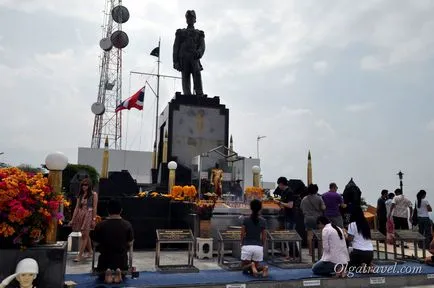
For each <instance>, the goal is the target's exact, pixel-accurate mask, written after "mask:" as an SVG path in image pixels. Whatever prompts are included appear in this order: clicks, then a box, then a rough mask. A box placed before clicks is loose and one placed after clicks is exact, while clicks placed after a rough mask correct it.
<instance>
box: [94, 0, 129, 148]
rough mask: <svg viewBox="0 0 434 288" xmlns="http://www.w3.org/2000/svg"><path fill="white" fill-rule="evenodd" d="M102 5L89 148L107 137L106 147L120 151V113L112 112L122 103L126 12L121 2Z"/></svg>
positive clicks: (127, 15)
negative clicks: (99, 51)
mask: <svg viewBox="0 0 434 288" xmlns="http://www.w3.org/2000/svg"><path fill="white" fill-rule="evenodd" d="M105 5H106V6H105V10H104V24H103V36H102V37H103V38H102V39H101V41H100V42H99V46H100V47H101V49H102V50H103V52H102V55H101V57H100V59H101V64H100V67H99V68H100V80H99V85H98V98H97V100H96V102H95V103H93V104H92V107H91V109H92V113H93V114H95V120H94V124H93V133H92V143H91V148H101V145H102V144H103V143H102V141H101V139H102V140H103V141H104V139H106V138H108V140H109V144H110V148H112V149H121V148H122V141H121V139H122V114H121V113H122V112H118V113H116V112H115V110H116V107H117V105H119V104H120V103H121V101H122V49H123V48H125V47H127V45H128V43H129V39H128V35H127V34H126V33H125V32H124V31H122V24H123V23H125V22H127V21H128V19H129V18H130V13H129V11H128V9H127V8H126V7H124V6H122V0H106V4H105Z"/></svg>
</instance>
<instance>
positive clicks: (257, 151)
mask: <svg viewBox="0 0 434 288" xmlns="http://www.w3.org/2000/svg"><path fill="white" fill-rule="evenodd" d="M265 137H267V136H259V135H258V138H256V158H257V159H259V140H261V139H263V138H265Z"/></svg>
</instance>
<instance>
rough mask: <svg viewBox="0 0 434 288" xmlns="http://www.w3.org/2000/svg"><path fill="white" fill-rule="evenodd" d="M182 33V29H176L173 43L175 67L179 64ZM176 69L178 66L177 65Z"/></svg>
mask: <svg viewBox="0 0 434 288" xmlns="http://www.w3.org/2000/svg"><path fill="white" fill-rule="evenodd" d="M180 34H181V29H178V30H176V34H175V42H174V43H173V65H174V67H175V65H176V64H178V65H179V58H178V57H179V46H180ZM175 69H176V67H175Z"/></svg>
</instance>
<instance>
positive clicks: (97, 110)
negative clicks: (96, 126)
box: [91, 102, 105, 116]
mask: <svg viewBox="0 0 434 288" xmlns="http://www.w3.org/2000/svg"><path fill="white" fill-rule="evenodd" d="M91 110H92V113H93V114H95V115H98V116H99V115H102V114H104V112H105V107H104V104H102V103H99V102H95V103H93V104H92V107H91Z"/></svg>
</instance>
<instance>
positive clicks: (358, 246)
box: [348, 207, 374, 267]
mask: <svg viewBox="0 0 434 288" xmlns="http://www.w3.org/2000/svg"><path fill="white" fill-rule="evenodd" d="M348 240H349V241H350V242H351V243H352V247H353V251H351V254H350V264H349V266H357V267H358V266H363V265H367V266H371V263H372V259H373V258H374V246H373V245H372V240H371V228H370V227H369V223H368V221H367V220H366V218H365V215H364V213H363V211H362V208H360V207H357V208H355V209H354V210H353V214H351V223H350V225H348Z"/></svg>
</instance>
